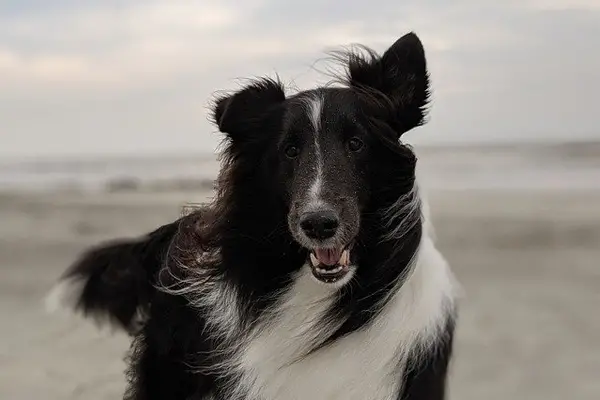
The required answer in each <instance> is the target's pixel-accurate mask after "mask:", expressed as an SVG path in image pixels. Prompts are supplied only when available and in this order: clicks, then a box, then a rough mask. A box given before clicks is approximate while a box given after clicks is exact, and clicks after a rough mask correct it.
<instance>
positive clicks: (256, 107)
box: [213, 78, 285, 141]
mask: <svg viewBox="0 0 600 400" xmlns="http://www.w3.org/2000/svg"><path fill="white" fill-rule="evenodd" d="M284 100H285V91H284V88H283V86H282V84H281V83H280V82H279V81H276V80H273V79H270V78H262V79H259V80H256V81H254V82H253V83H251V84H250V85H248V86H246V87H244V88H243V89H241V90H240V91H238V92H236V93H234V94H231V95H227V96H224V97H221V98H219V99H217V101H216V102H215V106H214V108H213V120H214V122H215V123H216V125H217V126H218V127H219V130H220V131H221V132H223V133H226V134H227V136H228V137H229V138H230V139H232V140H233V141H238V140H242V141H244V140H256V139H257V138H256V137H254V136H256V134H257V133H258V131H260V130H261V128H263V127H262V125H263V124H264V123H265V120H266V117H267V116H268V114H269V112H271V111H272V110H273V108H274V107H275V106H277V105H279V104H281V103H283V101H284Z"/></svg>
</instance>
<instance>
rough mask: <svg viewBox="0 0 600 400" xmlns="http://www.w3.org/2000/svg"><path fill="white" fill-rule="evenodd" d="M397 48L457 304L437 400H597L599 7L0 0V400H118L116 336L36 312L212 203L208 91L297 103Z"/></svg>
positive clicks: (537, 2)
mask: <svg viewBox="0 0 600 400" xmlns="http://www.w3.org/2000/svg"><path fill="white" fill-rule="evenodd" d="M411 30H413V31H415V32H416V33H417V34H418V35H419V36H420V37H421V39H422V40H423V42H424V45H425V47H426V51H427V56H428V60H429V68H430V71H431V75H432V85H433V102H432V108H431V114H430V118H431V119H430V123H429V124H427V125H426V126H424V127H421V128H419V129H415V130H414V131H412V132H410V133H409V134H407V135H406V140H407V141H408V142H410V143H412V144H413V145H414V146H415V148H416V151H417V154H418V156H419V157H420V167H419V168H420V170H421V171H420V172H421V174H422V178H423V181H424V185H425V187H426V188H427V189H428V197H429V200H430V203H431V207H432V211H433V218H434V224H435V226H436V227H437V234H438V240H439V246H440V247H441V249H442V251H443V252H444V253H445V255H446V256H447V258H448V259H449V260H450V262H451V264H452V266H453V268H454V271H455V272H456V274H457V276H458V279H459V280H460V282H461V283H462V285H463V289H464V296H463V298H462V300H461V313H460V321H459V328H458V337H457V342H456V346H455V359H454V361H453V364H452V374H451V378H450V383H449V387H450V398H451V399H467V400H469V399H473V400H475V399H482V398H484V399H488V400H495V399H498V400H500V399H511V400H517V399H523V400H524V399H528V400H529V399H531V400H533V399H540V400H542V399H543V400H551V399H582V400H583V399H595V400H597V399H599V398H600V376H599V371H600V340H599V338H600V314H599V313H598V311H597V308H598V305H599V304H600V262H599V260H600V117H599V113H598V100H597V96H598V93H599V91H600V51H599V49H600V2H599V1H597V0H573V1H568V0H518V1H517V0H504V1H501V2H500V1H491V0H489V1H488V0H458V1H453V2H445V1H436V0H426V1H419V2H416V1H414V2H398V1H393V0H385V1H384V0H381V1H375V0H372V1H368V2H364V1H358V0H346V1H345V2H342V1H337V2H334V1H325V0H304V1H302V2H293V1H286V2H284V1H280V2H276V1H272V0H271V1H269V0H246V1H245V2H242V1H239V2H236V1H232V0H225V1H223V0H221V1H216V0H214V1H166V0H162V1H159V0H146V1H138V0H129V1H124V0H102V1H100V0H53V1H43V0H1V1H0V271H1V272H0V273H1V279H0V312H1V313H2V314H1V317H2V321H3V323H2V329H1V330H0V335H1V336H0V398H2V399H7V400H9V399H10V400H29V399H34V398H43V399H46V400H55V399H61V400H62V399H114V398H120V396H121V394H122V391H123V387H124V377H123V368H124V364H123V361H122V357H123V355H124V351H125V350H126V348H127V344H128V339H127V338H125V337H124V336H122V335H118V334H109V333H107V332H99V331H97V330H96V329H95V328H94V327H93V326H90V325H88V324H86V323H85V322H81V321H79V320H73V319H68V318H63V317H59V316H52V315H47V314H46V313H45V310H44V307H43V302H42V299H43V297H44V296H45V294H46V293H47V292H48V290H49V289H50V287H51V285H52V283H53V282H54V281H55V280H56V279H57V277H58V276H59V274H60V273H61V272H62V271H63V270H64V269H65V268H66V267H67V266H68V265H69V263H70V262H72V261H73V260H74V258H75V257H76V256H77V254H78V253H79V252H80V251H82V249H84V248H85V247H86V246H89V245H91V244H95V243H97V242H98V241H100V240H104V239H109V238H114V237H120V236H130V235H139V234H142V233H144V232H146V231H148V230H150V229H153V228H155V227H157V226H158V225H161V224H164V223H167V222H170V221H171V220H172V219H174V218H176V217H178V216H179V215H180V213H181V208H182V206H183V205H185V204H186V203H187V202H202V201H205V200H207V199H209V198H210V196H211V190H212V180H213V179H214V177H215V175H216V173H217V171H218V163H217V161H216V156H215V154H216V153H215V150H216V149H217V147H218V144H219V141H220V139H221V137H220V136H219V135H218V134H217V133H216V130H215V128H214V127H212V126H211V125H210V124H209V122H208V120H207V106H208V104H209V103H210V100H211V99H212V98H213V96H214V94H215V92H216V91H219V90H228V89H235V88H238V87H239V85H240V83H243V81H240V79H241V78H245V77H253V76H262V75H271V76H273V75H274V74H275V73H278V74H279V75H280V76H281V78H282V80H283V81H284V82H287V83H288V84H290V86H293V87H297V88H300V89H306V88H310V87H314V86H315V85H317V84H320V83H324V82H326V81H327V77H326V76H324V75H323V74H321V73H319V71H320V70H321V71H322V70H324V69H326V66H327V64H326V60H325V57H326V51H328V50H332V49H336V48H339V46H342V45H349V44H352V43H357V42H358V43H363V44H365V45H368V46H371V47H373V48H374V49H376V50H378V51H383V50H384V49H385V48H387V47H388V46H389V45H391V44H392V43H393V42H394V41H395V40H396V39H397V38H398V37H399V36H401V35H403V34H404V33H406V32H408V31H411ZM315 61H316V63H315Z"/></svg>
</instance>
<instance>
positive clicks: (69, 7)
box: [0, 0, 600, 159]
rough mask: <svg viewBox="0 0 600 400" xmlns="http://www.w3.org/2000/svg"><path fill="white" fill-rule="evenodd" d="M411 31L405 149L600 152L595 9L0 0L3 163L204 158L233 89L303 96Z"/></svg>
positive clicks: (599, 23) (599, 15) (317, 1)
mask: <svg viewBox="0 0 600 400" xmlns="http://www.w3.org/2000/svg"><path fill="white" fill-rule="evenodd" d="M409 31H414V32H415V33H417V35H419V37H420V38H421V40H422V41H423V44H424V46H425V50H426V55H427V58H428V65H429V70H430V73H431V79H432V89H433V101H432V104H431V111H430V121H429V123H428V124H427V125H425V126H423V127H421V128H418V129H415V130H413V131H411V132H409V133H408V134H407V136H406V137H407V140H408V141H412V142H414V143H454V142H489V141H494V142H496V141H501V142H504V141H515V140H523V141H550V140H552V141H554V140H570V139H574V140H581V139H583V140H586V139H600V111H599V110H598V108H599V107H598V105H599V104H600V103H599V101H598V100H597V96H598V93H599V92H600V1H598V0H573V1H567V0H503V1H496V0H454V1H446V0H420V1H402V2H401V1H397V0H371V1H363V0H345V1H327V0H303V1H276V0H245V1H244V2H242V1H241V0H208V1H188V0H143V1H142V0H53V1H47V0H0V158H7V159H8V158H21V157H27V158H31V157H62V156H86V155H103V154H156V153H171V154H173V153H175V154H176V153H179V152H185V153H187V154H190V153H194V152H204V151H208V152H212V151H214V149H215V147H216V146H217V145H218V144H219V142H220V140H221V136H220V135H219V134H218V132H217V131H216V129H215V128H214V127H213V126H212V125H211V124H210V122H209V121H208V117H207V116H208V106H209V104H210V101H211V100H212V99H213V97H214V95H215V94H217V93H218V92H219V91H222V90H232V89H236V88H239V87H240V85H241V84H243V83H244V80H243V79H244V78H252V77H257V76H265V75H266V76H274V74H275V73H277V74H278V75H279V76H280V77H281V79H282V80H283V81H284V82H286V83H288V84H290V85H291V86H293V87H297V88H300V89H307V88H311V87H314V86H316V85H317V84H321V83H325V82H327V77H326V76H325V75H323V74H322V73H321V72H320V71H323V70H325V69H327V66H328V64H327V60H326V56H327V53H326V52H327V51H329V50H335V49H339V48H340V46H347V45H351V44H353V43H361V44H364V45H367V46H370V47H372V48H374V49H375V50H377V51H379V52H382V51H384V50H385V49H386V48H387V47H388V46H389V45H391V44H392V43H393V42H394V41H395V40H396V39H397V38H398V37H400V36H402V35H403V34H405V33H407V32H409Z"/></svg>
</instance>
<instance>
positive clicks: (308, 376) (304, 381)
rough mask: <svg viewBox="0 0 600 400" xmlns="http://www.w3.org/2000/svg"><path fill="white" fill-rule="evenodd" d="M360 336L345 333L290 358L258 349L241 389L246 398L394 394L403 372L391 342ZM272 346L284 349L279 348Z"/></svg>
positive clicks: (330, 399) (369, 398)
mask: <svg viewBox="0 0 600 400" xmlns="http://www.w3.org/2000/svg"><path fill="white" fill-rule="evenodd" d="M361 336H363V335H360V334H356V337H352V336H349V337H347V338H345V339H344V340H342V341H340V342H339V343H337V344H335V345H333V346H332V347H330V348H326V349H323V350H321V351H318V352H316V353H313V354H312V355H310V356H309V357H307V358H304V359H301V360H300V361H295V362H294V359H293V358H292V357H289V358H288V357H278V355H277V354H275V355H272V356H271V355H267V354H266V353H263V355H262V357H263V359H262V360H261V361H258V362H255V363H254V364H253V365H246V367H245V371H244V372H243V377H242V379H243V380H244V381H245V385H246V387H245V388H244V389H243V393H244V395H245V396H248V399H255V398H260V399H264V400H276V399H286V400H300V399H314V400H320V399H322V400H338V399H339V400H342V399H344V400H391V399H396V398H397V394H398V391H399V389H400V387H399V386H400V383H401V379H400V378H401V376H402V374H401V372H402V371H401V362H400V358H399V357H398V355H397V353H396V352H395V351H394V348H393V347H392V348H385V345H384V343H383V342H379V343H368V342H366V340H367V339H366V338H365V337H361ZM267 342H268V341H265V342H264V343H262V344H255V345H253V347H254V349H253V350H258V347H261V348H262V349H263V350H265V351H266V350H267V348H266V346H267ZM263 346H265V347H263ZM273 350H274V351H279V352H280V353H279V354H282V353H283V354H285V353H286V352H285V351H283V352H282V349H281V348H280V347H274V348H273ZM257 356H258V354H257ZM284 358H285V360H284ZM285 361H288V362H289V364H287V365H286V364H285Z"/></svg>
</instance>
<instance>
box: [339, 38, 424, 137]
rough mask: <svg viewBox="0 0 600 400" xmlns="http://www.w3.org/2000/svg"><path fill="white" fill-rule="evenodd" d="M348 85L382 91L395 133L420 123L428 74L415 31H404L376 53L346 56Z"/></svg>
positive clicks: (422, 50) (400, 132)
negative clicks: (402, 34)
mask: <svg viewBox="0 0 600 400" xmlns="http://www.w3.org/2000/svg"><path fill="white" fill-rule="evenodd" d="M348 80H349V82H348V83H349V84H350V86H352V87H356V88H360V89H364V90H367V91H370V92H373V91H376V92H377V93H378V94H383V95H384V96H385V98H386V103H389V104H390V106H391V108H392V110H390V111H391V115H390V116H389V117H390V119H392V121H390V122H391V123H392V125H393V126H394V127H395V129H396V130H397V131H398V135H401V134H402V133H404V132H406V131H408V130H410V129H412V128H414V127H416V126H419V125H421V124H423V123H424V118H425V115H426V112H427V110H426V107H427V103H428V101H429V74H428V72H427V63H426V60H425V50H424V49H423V45H422V43H421V41H420V40H419V38H418V37H417V35H415V34H414V33H412V32H411V33H408V34H406V35H404V36H402V37H401V38H400V39H398V40H397V41H396V43H394V44H393V45H392V46H391V47H390V48H389V49H387V50H386V51H385V53H383V55H382V56H378V55H377V54H375V53H374V52H370V57H368V58H364V57H360V56H358V55H355V56H353V57H350V59H349V60H348Z"/></svg>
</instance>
